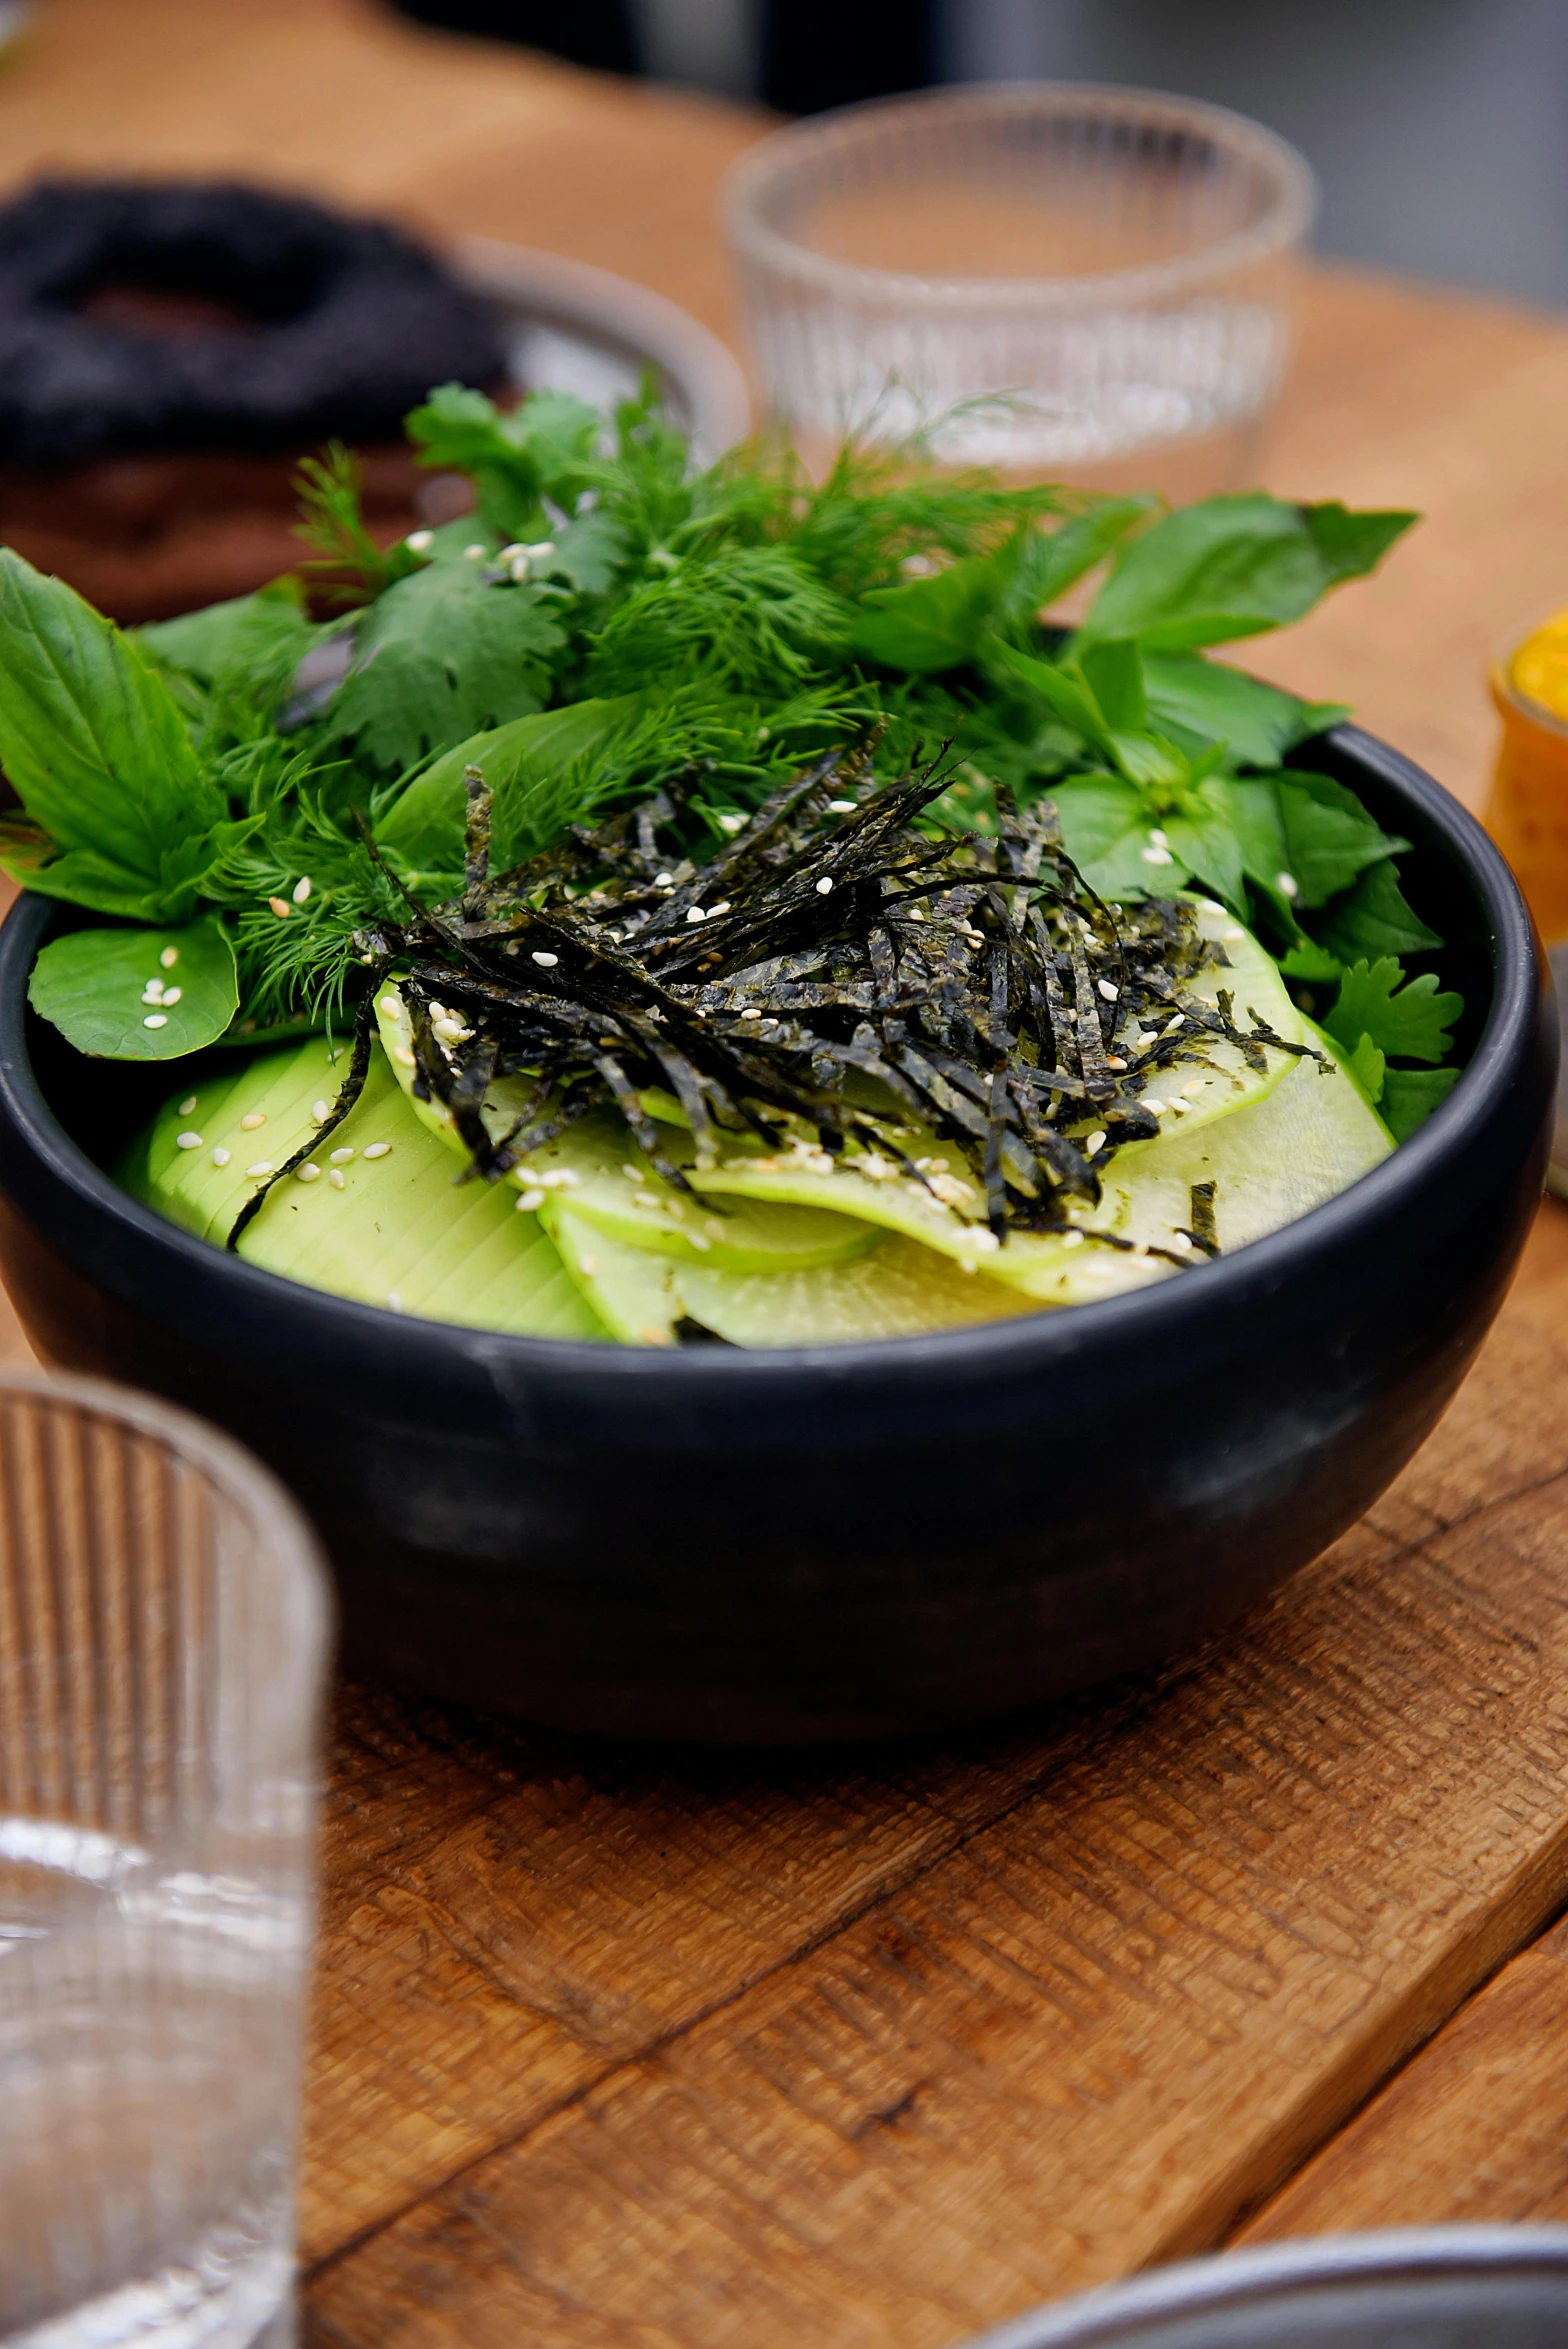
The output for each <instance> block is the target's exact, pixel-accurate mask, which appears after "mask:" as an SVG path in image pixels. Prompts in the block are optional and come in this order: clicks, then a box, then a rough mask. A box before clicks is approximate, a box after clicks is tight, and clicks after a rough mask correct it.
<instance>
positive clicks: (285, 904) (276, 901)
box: [267, 897, 289, 922]
mask: <svg viewBox="0 0 1568 2349" xmlns="http://www.w3.org/2000/svg"><path fill="white" fill-rule="evenodd" d="M267 904H268V906H269V907H270V908H271V910H272V912H273V913H275V914H276V915H277V917H278V919H279V921H280V922H286V921H287V920H288V918H289V901H288V899H287V898H286V897H269V898H268V900H267Z"/></svg>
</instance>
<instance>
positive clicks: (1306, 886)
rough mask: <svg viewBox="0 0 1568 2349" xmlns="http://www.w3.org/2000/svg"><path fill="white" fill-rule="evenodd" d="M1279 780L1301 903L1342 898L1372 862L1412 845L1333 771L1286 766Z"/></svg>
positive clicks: (1288, 854) (1290, 867) (1288, 859)
mask: <svg viewBox="0 0 1568 2349" xmlns="http://www.w3.org/2000/svg"><path fill="white" fill-rule="evenodd" d="M1277 781H1278V790H1279V808H1280V817H1281V821H1282V823H1283V825H1284V830H1285V863H1284V868H1283V869H1284V870H1285V871H1286V872H1288V873H1290V874H1291V875H1292V876H1293V878H1294V880H1295V882H1296V885H1297V889H1298V891H1299V895H1298V897H1297V899H1296V903H1297V904H1298V905H1300V906H1306V907H1311V906H1318V905H1322V904H1324V903H1325V902H1326V900H1327V899H1329V898H1330V897H1337V896H1338V895H1339V893H1340V891H1341V890H1342V889H1348V888H1349V887H1350V884H1351V883H1352V882H1353V881H1354V880H1355V879H1356V878H1357V876H1358V875H1359V874H1361V873H1363V872H1365V871H1366V869H1367V867H1368V866H1369V865H1375V864H1377V863H1379V862H1380V861H1381V860H1382V859H1383V858H1385V857H1390V856H1397V855H1399V854H1400V852H1401V851H1402V850H1404V849H1407V848H1408V847H1409V846H1410V843H1409V841H1408V840H1400V839H1398V838H1397V837H1395V836H1394V835H1393V834H1392V833H1388V832H1385V831H1384V830H1383V829H1382V827H1381V826H1380V825H1379V824H1376V823H1374V822H1373V820H1372V818H1371V817H1370V816H1369V815H1368V814H1367V811H1366V809H1365V808H1364V807H1363V806H1362V804H1361V802H1360V800H1359V799H1357V797H1356V795H1355V793H1354V792H1353V791H1347V790H1346V788H1345V786H1344V784H1343V783H1336V782H1334V780H1333V779H1332V777H1330V776H1328V775H1314V774H1310V773H1307V772H1300V773H1297V772H1295V771H1293V770H1292V769H1290V768H1285V769H1283V770H1282V771H1281V773H1280V775H1279V777H1278V779H1277ZM1286 894H1287V895H1288V894H1289V892H1288V891H1287V892H1286Z"/></svg>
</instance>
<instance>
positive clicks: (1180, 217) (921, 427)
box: [725, 82, 1317, 495]
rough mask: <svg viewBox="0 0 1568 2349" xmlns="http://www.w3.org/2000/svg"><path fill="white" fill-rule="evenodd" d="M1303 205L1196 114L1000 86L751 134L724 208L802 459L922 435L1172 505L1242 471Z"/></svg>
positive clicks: (1256, 145)
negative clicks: (1171, 499)
mask: <svg viewBox="0 0 1568 2349" xmlns="http://www.w3.org/2000/svg"><path fill="white" fill-rule="evenodd" d="M1316 196H1317V191H1316V185H1315V182H1314V180H1313V177H1312V174H1311V171H1310V170H1309V169H1308V167H1307V165H1306V163H1305V162H1304V161H1303V160H1302V158H1301V157H1300V156H1299V155H1298V154H1296V152H1295V151H1294V149H1293V148H1291V147H1289V146H1287V145H1286V144H1285V142H1284V141H1283V140H1282V139H1279V138H1276V137H1275V136H1274V134H1273V133H1272V132H1270V131H1267V130H1264V129H1262V128H1261V127H1260V126H1259V125H1258V124H1256V123H1253V122H1249V121H1247V120H1246V119H1245V118H1244V117H1243V116H1241V115H1238V114H1232V113H1230V112H1228V111H1227V110H1225V109H1224V108H1222V107H1216V106H1203V105H1199V104H1197V103H1195V102H1194V101H1191V100H1188V99H1184V98H1170V97H1162V96H1160V95H1159V94H1158V93H1156V92H1152V91H1143V90H1123V89H1110V88H1098V87H1094V86H1091V85H1088V84H1073V83H1049V82H1036V83H1027V82H1026V83H1009V84H1004V85H999V86H996V87H989V86H976V87H969V88H962V89H951V90H941V91H933V92H929V93H926V94H924V95H922V96H919V97H914V98H898V99H890V100H879V101H877V102H876V103H875V104H872V105H867V106H855V107H848V108H846V109H844V110H843V111H842V112H840V113H837V114H832V115H825V116H821V117H818V118H817V119H815V120H813V121H810V122H805V123H800V124H797V125H793V126H791V127H790V128H788V129H785V130H781V131H776V132H775V133H773V135H772V136H771V137H769V138H766V139H764V140H762V141H761V142H760V143H759V144H758V145H757V146H756V147H754V148H753V149H751V150H750V152H749V153H748V154H746V155H745V156H743V157H742V159H741V161H740V162H739V164H737V166H736V167H735V169H734V171H733V173H732V174H731V177H730V180H729V183H728V186H727V189H726V193H725V219H726V226H727V229H728V233H729V237H730V241H731V244H732V246H733V249H734V253H735V256H736V259H737V262H738V264H739V268H740V273H741V279H742V285H743V291H744V298H745V305H746V310H747V315H748V320H749V325H750V331H751V336H752V341H753V346H754V353H755V360H756V365H757V370H758V374H759V376H760V379H761V385H762V388H763V391H764V394H765V396H766V400H767V403H768V406H769V408H770V410H771V412H772V414H773V416H774V418H775V419H776V420H777V421H778V422H779V423H781V424H782V425H783V426H784V427H785V428H786V429H787V430H788V431H789V432H790V433H791V434H792V435H793V436H794V438H795V439H796V441H797V443H798V444H799V446H800V447H801V449H802V452H803V453H804V454H805V455H806V456H807V458H808V461H809V460H811V459H812V458H813V457H816V456H819V455H820V454H821V453H822V452H824V451H825V450H826V449H827V448H828V447H830V446H831V445H833V444H836V443H837V442H838V441H839V440H840V439H842V438H843V437H844V436H845V435H847V434H850V435H855V436H857V437H859V438H862V439H870V440H876V441H901V440H906V439H908V438H909V437H911V436H912V435H923V436H925V437H926V439H927V441H928V444H929V446H930V448H931V450H932V452H933V453H934V454H935V455H936V456H937V457H938V458H940V459H943V460H946V461H950V462H954V463H985V464H992V465H998V466H1000V467H1002V468H1003V469H1004V470H1006V471H1008V472H1010V473H1013V474H1015V475H1020V474H1021V475H1026V476H1028V477H1030V478H1034V479H1042V478H1050V479H1068V480H1088V481H1093V482H1099V483H1106V482H1112V481H1125V482H1129V483H1130V482H1132V481H1135V480H1136V481H1137V482H1139V483H1143V482H1145V481H1149V482H1152V484H1153V485H1154V486H1157V487H1162V488H1166V489H1167V490H1168V491H1169V493H1170V494H1175V495H1180V494H1193V493H1194V492H1195V491H1196V490H1197V489H1201V488H1219V487H1235V486H1240V484H1241V483H1242V482H1243V481H1244V480H1246V479H1247V478H1248V477H1249V475H1250V474H1251V473H1252V472H1253V471H1254V469H1255V466H1256V462H1257V450H1258V444H1259V436H1260V431H1261V427H1262V425H1263V422H1264V420H1265V418H1266V416H1267V414H1268V411H1269V408H1270V407H1271V405H1272V403H1273V400H1274V398H1275V395H1276V393H1277V391H1278V388H1279V385H1280V381H1281V378H1282V376H1283V373H1284V370H1285V365H1286V361H1287V357H1288V352H1289V346H1290V333H1291V306H1292V289H1293V283H1294V277H1295V269H1296V262H1297V257H1298V254H1299V251H1300V247H1301V244H1302V241H1303V239H1304V238H1305V236H1306V234H1307V231H1308V229H1309V227H1310V225H1311V221H1312V217H1313V212H1314V209H1315V206H1316ZM1188 476H1190V477H1191V478H1190V479H1189V478H1187V477H1188Z"/></svg>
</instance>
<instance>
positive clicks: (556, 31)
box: [394, 0, 642, 73]
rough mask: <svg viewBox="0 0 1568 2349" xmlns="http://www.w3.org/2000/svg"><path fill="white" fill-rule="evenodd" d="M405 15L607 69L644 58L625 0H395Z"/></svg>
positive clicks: (626, 68) (627, 69)
mask: <svg viewBox="0 0 1568 2349" xmlns="http://www.w3.org/2000/svg"><path fill="white" fill-rule="evenodd" d="M394 5H395V6H396V7H398V8H399V9H400V10H401V12H402V14H403V15H404V16H411V17H413V18H415V19H416V21H417V22H418V23H420V24H429V25H437V26H439V27H440V29H441V30H442V31H443V32H447V33H475V34H477V35H479V36H480V38H481V39H484V40H488V41H520V42H522V43H523V44H524V46H525V47H527V48H530V49H547V50H548V51H549V53H550V55H551V56H552V57H564V58H566V59H567V60H568V61H569V62H570V63H571V64H573V65H597V66H600V67H602V68H603V69H604V70H605V71H606V72H607V73H637V72H639V71H640V70H641V66H642V57H641V53H640V51H639V48H638V44H637V40H636V37H635V34H634V32H633V29H632V15H631V9H630V7H629V6H628V5H627V0H571V5H570V6H569V7H562V6H561V5H560V0H394Z"/></svg>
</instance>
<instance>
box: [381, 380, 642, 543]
mask: <svg viewBox="0 0 1568 2349" xmlns="http://www.w3.org/2000/svg"><path fill="white" fill-rule="evenodd" d="M407 426H408V435H409V438H410V439H411V440H412V441H413V443H414V445H415V448H416V449H417V451H418V453H419V462H420V464H421V465H425V466H429V467H432V468H435V469H436V470H439V471H445V472H453V473H466V474H467V475H468V477H469V479H470V480H471V481H472V482H473V484H474V488H475V490H476V492H477V493H478V498H479V510H480V513H481V515H482V516H483V518H484V520H485V521H486V523H487V524H488V525H489V526H490V528H491V529H492V530H494V531H495V532H496V534H497V536H498V537H499V538H502V539H540V538H542V537H543V535H544V523H545V520H546V516H545V510H544V501H545V499H546V498H549V499H550V500H551V501H552V502H553V503H554V504H555V505H556V506H558V507H564V508H565V509H566V511H568V512H571V511H572V510H573V508H574V507H575V506H576V503H577V500H578V498H579V497H580V496H581V494H582V492H583V491H584V490H585V489H586V488H588V486H589V485H590V482H591V481H592V478H593V454H594V449H595V447H596V445H597V442H598V439H599V434H600V432H601V430H602V428H603V420H602V418H601V417H600V415H599V413H598V411H597V409H595V408H590V407H589V406H588V404H587V402H586V401H584V400H579V399H578V398H576V396H575V395H574V394H573V393H571V392H562V391H536V392H531V393H530V394H529V396H528V397H527V399H525V400H523V401H522V402H521V403H520V405H519V406H517V407H516V408H513V409H511V410H510V411H509V412H503V411H502V410H501V409H499V408H498V407H497V406H496V405H495V402H494V401H493V400H489V399H487V398H486V397H485V395H484V393H483V392H478V391H471V390H470V389H469V388H468V386H467V385H466V384H461V383H444V384H441V385H440V386H439V387H438V389H436V390H435V391H433V392H432V393H431V395H430V397H429V399H428V400H427V401H426V403H425V405H424V406H423V407H422V408H416V409H415V410H414V412H413V414H412V415H411V416H410V417H409V418H408V420H407Z"/></svg>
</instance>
